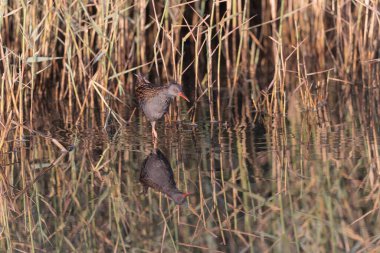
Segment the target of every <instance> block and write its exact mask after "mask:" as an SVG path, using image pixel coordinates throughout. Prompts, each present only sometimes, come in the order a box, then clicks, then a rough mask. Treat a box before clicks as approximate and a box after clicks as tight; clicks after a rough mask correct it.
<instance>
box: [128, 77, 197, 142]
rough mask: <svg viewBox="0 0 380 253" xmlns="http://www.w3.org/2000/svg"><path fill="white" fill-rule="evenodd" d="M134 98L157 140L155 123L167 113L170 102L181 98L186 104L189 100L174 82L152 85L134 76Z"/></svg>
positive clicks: (144, 79)
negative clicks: (135, 84) (135, 79)
mask: <svg viewBox="0 0 380 253" xmlns="http://www.w3.org/2000/svg"><path fill="white" fill-rule="evenodd" d="M136 77H137V87H136V90H135V91H136V97H137V100H138V101H139V104H140V107H141V109H142V110H143V112H144V114H145V116H146V118H147V119H148V120H149V121H150V123H151V125H152V135H153V137H154V138H155V139H157V131H156V121H157V120H159V119H160V118H162V116H164V114H165V113H166V112H167V111H168V109H169V105H170V102H171V100H172V99H173V98H175V97H178V96H179V97H182V98H184V99H185V100H186V101H187V102H190V100H189V99H188V98H187V97H186V96H185V95H184V94H183V91H182V86H181V85H180V84H178V83H176V82H170V83H168V84H165V85H160V84H154V83H151V82H150V81H149V80H147V79H146V78H145V77H144V76H143V75H141V74H136Z"/></svg>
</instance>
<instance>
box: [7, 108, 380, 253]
mask: <svg viewBox="0 0 380 253" xmlns="http://www.w3.org/2000/svg"><path fill="white" fill-rule="evenodd" d="M57 108H64V106H62V107H60V106H57ZM343 108H345V109H344V110H343ZM347 108H348V109H347ZM346 109H347V110H346ZM205 110H207V109H205ZM376 110H377V109H376ZM376 110H375V112H374V113H373V111H372V113H371V114H366V117H363V114H361V113H360V111H361V109H359V107H357V105H355V103H354V102H353V100H352V101H351V100H350V102H349V103H348V104H346V105H343V106H341V107H337V106H336V105H335V104H331V105H327V106H326V107H324V108H322V109H321V110H320V111H315V112H305V111H302V110H290V112H291V113H289V114H288V115H286V117H278V118H271V117H267V116H260V117H258V118H257V119H256V120H255V121H250V120H245V121H243V120H242V121H240V122H234V123H232V122H230V121H224V122H221V123H210V122H209V120H208V119H202V120H198V121H197V122H196V124H195V125H194V124H191V122H190V121H189V120H188V119H187V114H186V111H183V112H182V119H183V120H182V121H181V122H174V121H171V122H170V121H169V120H168V119H166V122H164V120H161V121H160V122H159V124H158V134H159V140H158V144H157V148H158V149H159V150H161V152H162V153H163V155H164V156H165V157H166V159H167V160H168V161H169V163H170V165H171V167H172V169H173V172H174V179H175V181H176V185H177V187H178V189H179V190H181V191H183V192H191V193H193V194H192V195H190V196H189V197H188V198H187V201H186V204H185V205H176V204H175V203H174V201H172V200H171V199H169V198H167V197H166V196H165V195H164V194H160V193H158V192H156V191H154V190H152V189H149V190H148V193H147V194H146V195H145V194H142V191H143V187H142V185H141V184H140V182H139V176H140V169H141V166H142V163H143V161H144V159H145V158H146V157H147V156H148V155H149V154H150V152H151V151H152V150H153V148H154V147H153V146H154V145H153V143H152V137H151V129H150V124H149V123H148V122H146V121H145V120H144V118H143V116H142V115H141V114H140V113H139V112H136V114H135V116H134V117H133V118H132V119H133V120H131V122H130V123H129V124H122V125H119V124H118V123H117V122H113V121H112V122H111V123H110V124H109V125H108V127H107V128H106V129H104V128H103V126H104V122H102V120H101V119H100V118H99V116H97V113H96V112H89V113H88V116H87V117H85V118H86V120H85V121H82V122H79V123H78V124H74V123H73V122H74V120H73V117H72V115H69V114H68V113H65V112H64V110H56V111H54V110H52V111H50V109H49V110H46V111H45V110H43V109H41V110H40V111H39V110H35V112H34V116H33V117H34V120H33V121H32V123H33V129H35V130H38V131H40V132H38V133H34V134H31V133H30V131H28V130H27V129H24V133H23V136H24V137H23V139H22V140H20V139H19V138H18V137H17V136H18V135H17V134H15V135H14V137H13V138H9V139H8V140H7V142H8V145H9V147H10V149H9V150H11V151H10V152H9V153H7V154H3V155H2V159H1V163H2V164H1V165H2V173H1V174H2V183H1V185H2V187H1V192H2V196H3V197H2V200H1V205H0V208H1V210H2V215H1V218H2V222H1V224H2V225H1V233H0V236H1V237H0V239H1V245H2V246H4V247H5V245H7V246H10V248H11V249H12V250H13V251H17V250H24V251H25V252H29V251H30V250H31V249H32V248H35V249H36V250H35V251H36V252H52V251H56V252H334V251H335V252H346V251H347V250H348V249H353V250H354V251H353V252H367V251H372V252H376V251H377V250H380V246H379V243H380V241H379V240H380V219H379V218H380V217H379V203H380V202H379V201H380V194H379V190H380V188H379V186H380V184H379V174H380V160H379V141H380V140H379V137H378V134H379V131H380V127H379V124H378V114H377V112H376ZM47 111H50V112H49V113H48V112H47ZM358 111H359V113H358ZM342 112H344V113H342ZM353 112H355V113H353ZM321 115H323V116H321ZM353 115H355V117H354V116H353ZM103 118H105V117H103ZM40 133H44V134H47V135H49V136H51V137H53V138H54V139H56V140H58V141H59V142H60V143H61V144H62V145H63V146H64V147H66V148H67V149H68V150H69V152H67V153H62V152H61V151H60V150H59V148H58V147H57V145H55V144H54V141H52V139H50V138H47V137H46V136H41V134H40ZM9 137H11V136H9Z"/></svg>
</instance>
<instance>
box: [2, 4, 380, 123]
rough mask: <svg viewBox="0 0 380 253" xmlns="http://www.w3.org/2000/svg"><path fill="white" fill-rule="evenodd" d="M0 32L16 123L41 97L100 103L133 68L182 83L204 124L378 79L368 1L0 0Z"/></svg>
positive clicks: (116, 92)
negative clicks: (203, 108) (205, 107)
mask: <svg viewBox="0 0 380 253" xmlns="http://www.w3.org/2000/svg"><path fill="white" fill-rule="evenodd" d="M0 29H1V38H0V42H1V48H0V52H1V66H0V68H1V72H2V92H3V93H2V94H4V96H3V99H2V101H3V102H2V105H3V106H2V107H1V110H2V111H1V112H2V115H8V113H9V111H10V110H12V111H14V112H17V113H16V114H17V119H18V121H20V122H22V121H23V120H24V119H27V118H30V117H31V116H32V114H33V111H32V109H31V108H33V106H32V104H33V103H35V102H36V101H40V100H51V99H55V100H57V99H60V100H65V101H67V106H68V107H69V108H71V109H72V110H74V109H75V110H77V111H79V112H83V111H84V110H85V108H86V107H92V108H93V107H98V108H101V110H102V111H105V110H106V109H107V108H108V107H110V105H109V99H107V98H112V97H113V98H120V97H121V96H122V95H123V94H127V95H131V94H133V88H134V78H133V75H132V74H133V73H134V72H136V71H140V72H143V73H145V74H147V75H149V76H150V78H155V79H156V80H157V81H158V80H161V81H163V82H165V81H166V80H168V79H177V80H178V81H180V82H182V83H183V84H184V86H185V91H186V93H188V94H189V95H190V97H191V98H192V101H193V107H191V108H190V111H189V113H191V114H190V115H191V117H192V120H193V121H194V122H195V121H196V120H197V115H198V114H201V113H203V112H200V111H198V110H197V108H198V104H199V103H206V104H208V105H209V111H208V112H207V115H208V117H209V118H210V120H211V121H215V120H218V121H221V120H223V117H222V114H223V113H222V112H224V111H225V109H226V108H229V107H232V106H233V107H234V109H233V110H231V114H229V118H231V117H238V118H240V117H241V116H242V115H247V116H249V117H251V116H252V112H254V111H260V112H265V113H269V114H270V115H276V114H278V113H280V114H284V113H286V111H287V110H286V107H287V104H288V101H289V98H290V97H292V96H293V95H295V96H297V97H299V98H300V101H301V105H302V107H304V108H314V109H315V108H316V107H317V106H318V105H319V104H321V103H323V100H325V99H326V96H327V91H326V90H327V88H328V84H329V83H330V82H331V81H332V80H335V81H338V82H339V83H338V86H344V87H347V88H351V86H354V87H373V86H377V81H378V78H379V76H378V73H379V71H378V70H379V64H378V58H379V52H378V48H379V45H378V43H379V2H378V1H377V0H368V1H359V0H352V1H343V0H333V1H323V0H318V1H293V2H287V1H273V0H267V1H254V2H252V1H247V0H243V1H233V0H227V1H188V2H183V1H175V0H171V1H163V2H156V1H146V0H144V1H121V0H116V1H82V0H80V1H51V0H50V1H49V0H48V1H9V2H7V1H2V4H1V5H0ZM347 88H345V89H346V90H347ZM318 92H319V93H318ZM340 92H341V90H340V89H337V90H336V91H335V93H340ZM226 97H228V99H226ZM107 101H108V102H107ZM125 102H126V103H127V104H130V105H132V107H133V103H132V101H131V99H130V98H129V99H127V100H126V101H125ZM119 104H120V103H119ZM4 105H6V106H4ZM131 111H132V110H131ZM79 115H80V116H79V117H81V116H82V115H83V114H82V113H80V114H79ZM130 115H131V112H129V116H130ZM234 115H235V116H234ZM123 116H124V117H125V115H123ZM77 120H78V119H77Z"/></svg>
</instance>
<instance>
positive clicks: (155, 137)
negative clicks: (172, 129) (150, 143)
mask: <svg viewBox="0 0 380 253" xmlns="http://www.w3.org/2000/svg"><path fill="white" fill-rule="evenodd" d="M150 124H152V135H153V139H157V131H156V121H152V122H151V123H150Z"/></svg>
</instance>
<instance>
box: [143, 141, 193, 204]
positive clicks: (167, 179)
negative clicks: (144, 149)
mask: <svg viewBox="0 0 380 253" xmlns="http://www.w3.org/2000/svg"><path fill="white" fill-rule="evenodd" d="M140 182H141V184H142V185H143V187H144V190H143V193H144V194H146V193H147V191H148V188H149V187H150V188H153V189H154V190H156V191H158V192H162V193H164V194H165V195H166V196H168V197H169V198H171V199H172V200H174V202H175V203H176V204H177V205H183V204H185V203H186V197H187V196H189V195H190V194H191V193H183V192H181V191H180V190H178V188H177V185H176V182H175V181H174V173H173V169H172V167H171V166H170V163H169V161H168V159H167V158H166V157H165V155H164V154H163V153H162V152H161V150H159V149H156V148H154V149H153V150H152V152H151V153H150V154H149V155H148V156H147V158H145V160H144V162H143V164H142V166H141V172H140Z"/></svg>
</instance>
